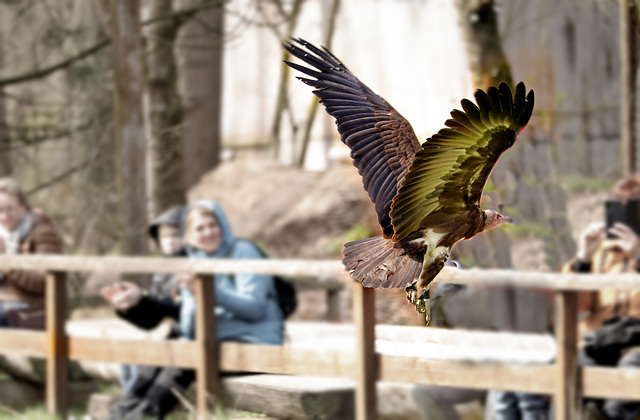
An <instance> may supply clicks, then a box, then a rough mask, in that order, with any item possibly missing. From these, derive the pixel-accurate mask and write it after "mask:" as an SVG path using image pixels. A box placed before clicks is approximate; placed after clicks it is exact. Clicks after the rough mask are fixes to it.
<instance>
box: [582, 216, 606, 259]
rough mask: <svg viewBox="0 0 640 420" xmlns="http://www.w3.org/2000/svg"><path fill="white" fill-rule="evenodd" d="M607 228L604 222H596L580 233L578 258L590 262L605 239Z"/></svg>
mask: <svg viewBox="0 0 640 420" xmlns="http://www.w3.org/2000/svg"><path fill="white" fill-rule="evenodd" d="M605 228H606V226H605V224H604V222H594V223H591V224H590V225H589V226H588V227H587V228H586V229H585V230H584V231H583V232H582V233H581V234H580V238H579V239H578V253H577V255H576V256H577V258H578V260H580V261H583V262H590V261H591V260H592V259H593V254H595V252H596V250H597V249H598V246H600V244H601V243H602V241H604V239H605Z"/></svg>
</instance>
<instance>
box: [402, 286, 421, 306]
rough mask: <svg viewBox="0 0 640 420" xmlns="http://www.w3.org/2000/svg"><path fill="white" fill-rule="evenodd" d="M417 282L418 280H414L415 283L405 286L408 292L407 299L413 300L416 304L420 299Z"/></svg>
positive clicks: (412, 302) (413, 303)
mask: <svg viewBox="0 0 640 420" xmlns="http://www.w3.org/2000/svg"><path fill="white" fill-rule="evenodd" d="M417 284H418V282H417V281H414V282H413V283H411V284H410V285H408V286H407V287H405V288H404V291H405V292H407V300H408V301H409V302H411V304H412V305H415V304H416V301H417V300H418V287H417Z"/></svg>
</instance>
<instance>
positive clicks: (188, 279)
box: [176, 273, 196, 292]
mask: <svg viewBox="0 0 640 420" xmlns="http://www.w3.org/2000/svg"><path fill="white" fill-rule="evenodd" d="M176 280H178V283H180V287H181V288H182V289H186V290H189V291H191V292H193V291H194V289H195V285H196V276H195V274H189V273H182V274H177V275H176Z"/></svg>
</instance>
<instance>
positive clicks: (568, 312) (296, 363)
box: [0, 255, 640, 420]
mask: <svg viewBox="0 0 640 420" xmlns="http://www.w3.org/2000/svg"><path fill="white" fill-rule="evenodd" d="M6 269H35V270H45V271H47V272H49V275H48V276H47V328H46V331H44V332H37V331H23V330H12V329H3V330H1V331H0V337H1V339H0V353H11V354H21V355H26V356H33V357H43V358H46V359H47V383H46V386H47V394H46V395H47V407H48V409H49V410H50V411H51V412H53V413H57V414H58V415H59V416H60V417H63V418H64V417H66V413H67V400H68V395H67V369H66V367H67V363H68V360H70V359H72V360H80V361H82V360H86V361H102V362H117V363H130V364H148V365H161V366H179V367H184V368H194V369H195V370H196V372H197V373H196V376H197V385H196V386H197V399H198V400H197V407H198V412H199V416H200V417H201V418H205V416H206V413H207V412H209V411H210V410H211V409H212V408H213V405H214V403H215V395H216V391H217V389H216V384H217V377H218V371H219V370H235V371H255V372H266V373H287V374H301V375H323V376H326V375H328V376H347V377H353V378H356V379H357V385H356V404H355V407H356V416H357V419H358V420H365V419H366V420H370V419H375V418H376V406H377V404H376V394H375V392H376V391H375V390H376V388H375V382H376V381H377V380H385V381H396V382H412V383H424V384H439V385H446V386H460V387H471V388H481V389H505V390H516V391H525V392H533V393H542V394H549V395H552V396H553V397H554V398H555V409H556V417H555V418H556V419H558V420H562V419H570V420H573V419H578V418H579V416H580V412H579V402H580V399H581V398H582V397H583V396H590V397H603V398H608V397H617V398H626V399H640V386H638V385H640V370H639V371H633V370H618V369H612V368H579V367H578V366H577V363H576V355H577V348H576V295H577V294H576V291H577V290H597V289H604V288H612V289H626V290H629V289H635V288H639V287H640V276H638V275H579V274H556V273H533V272H515V271H511V270H474V269H471V270H457V269H445V270H443V272H442V273H441V274H440V275H439V276H438V277H437V279H436V281H440V282H451V283H462V284H464V283H468V284H485V285H510V286H518V287H528V288H544V289H554V290H555V291H556V344H557V352H556V354H555V362H553V363H551V362H550V363H547V364H522V363H512V362H509V363H500V362H496V361H489V362H487V361H484V362H474V361H466V360H446V359H438V358H425V357H419V356H415V355H394V354H384V353H381V352H376V347H375V338H376V337H375V336H376V328H377V327H376V326H375V325H374V319H375V316H374V292H373V290H371V289H365V288H362V287H361V286H360V284H359V283H355V284H354V287H355V289H354V291H355V293H354V301H353V305H354V307H353V313H354V323H355V332H356V334H355V336H356V337H354V347H353V348H352V349H340V350H335V351H327V350H326V349H324V350H322V349H319V350H317V351H314V350H310V349H305V348H292V347H287V346H265V345H256V344H241V343H222V344H217V343H216V341H215V337H216V335H215V319H214V316H213V311H212V310H211V308H212V307H213V306H214V301H215V296H214V287H213V282H212V281H211V275H212V274H215V273H246V272H253V273H261V274H282V275H289V276H309V275H314V276H344V272H343V267H342V265H341V264H340V263H339V262H337V261H301V260H255V261H253V260H242V261H238V260H191V259H163V258H141V257H72V256H48V255H47V256H40V255H39V256H1V257H0V270H6ZM64 272H109V273H123V274H124V273H148V272H193V273H197V274H198V278H199V281H198V282H197V287H196V299H197V308H198V314H197V320H196V322H197V339H196V340H195V341H191V342H186V341H175V340H165V341H153V340H148V341H145V342H143V343H144V344H141V341H139V340H113V339H108V338H105V339H101V338H88V337H77V336H73V335H69V334H67V333H66V331H65V321H66V313H67V309H68V308H67V297H66V288H65V283H64V276H62V275H61V274H62V273H64ZM206 308H209V310H206ZM415 328H417V329H416V330H415V332H416V333H419V334H417V335H419V336H420V337H421V338H420V340H428V339H429V337H430V336H434V337H435V336H437V335H438V334H436V331H433V332H430V331H429V329H423V328H419V327H415ZM453 334H455V337H456V341H464V340H462V339H463V338H464V337H465V336H468V335H469V333H467V332H464V331H460V332H454V333H453ZM495 334H496V340H500V339H504V336H500V335H499V333H495ZM501 337H502V338H501ZM514 337H516V338H514ZM440 339H441V338H438V340H440ZM509 339H510V340H514V339H516V340H517V335H514V336H513V337H511V336H510V337H509ZM416 340H418V339H416ZM414 341H415V340H414ZM436 341H437V340H436ZM418 344H419V343H418Z"/></svg>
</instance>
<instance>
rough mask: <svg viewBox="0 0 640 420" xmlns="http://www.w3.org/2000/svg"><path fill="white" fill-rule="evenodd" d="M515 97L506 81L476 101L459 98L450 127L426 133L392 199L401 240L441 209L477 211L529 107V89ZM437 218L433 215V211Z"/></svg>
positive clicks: (518, 91)
mask: <svg viewBox="0 0 640 420" xmlns="http://www.w3.org/2000/svg"><path fill="white" fill-rule="evenodd" d="M525 93H526V91H525V87H524V84H523V83H519V84H518V86H517V87H516V92H515V97H512V95H511V90H510V89H509V87H508V86H507V84H505V83H501V84H500V86H499V87H498V88H495V87H491V88H489V90H488V91H487V92H486V93H485V92H484V91H482V90H478V91H477V92H476V93H475V98H476V102H477V104H478V105H477V106H476V105H475V104H474V103H473V102H471V101H469V100H467V99H463V100H462V102H461V104H462V109H463V110H464V112H463V111H459V110H454V111H452V112H451V117H452V118H451V119H449V120H447V121H446V122H445V125H446V126H447V127H449V128H444V129H442V130H440V131H439V132H438V133H437V134H436V135H434V136H433V137H432V138H430V139H428V140H427V141H426V142H425V143H424V144H423V145H422V149H421V150H420V151H419V152H418V153H417V154H416V157H415V160H414V162H413V165H411V168H410V169H409V173H408V174H407V176H406V177H405V179H404V182H403V184H402V186H401V188H400V190H399V191H398V195H397V196H396V197H395V198H394V200H393V203H392V204H391V223H392V224H393V227H394V230H395V235H396V236H395V238H394V240H396V241H400V240H402V239H404V238H406V237H407V235H408V234H410V233H411V232H414V231H416V230H418V229H419V228H420V227H430V226H429V216H435V214H436V213H440V212H441V211H444V212H446V213H447V214H462V213H464V212H468V211H474V210H475V211H478V210H479V202H480V198H481V196H482V190H483V188H484V185H485V183H486V181H487V178H488V177H489V173H490V172H491V170H492V169H493V166H494V165H495V163H496V162H497V160H498V158H499V157H500V155H501V154H502V152H504V151H505V150H506V149H508V148H509V147H511V146H512V145H513V143H514V142H515V140H516V136H517V134H518V133H519V132H520V130H521V129H522V128H523V127H524V126H525V125H526V124H527V122H528V121H529V118H530V117H531V112H532V111H533V102H534V97H533V91H530V92H529V94H528V95H526V97H525ZM434 219H435V217H434Z"/></svg>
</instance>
